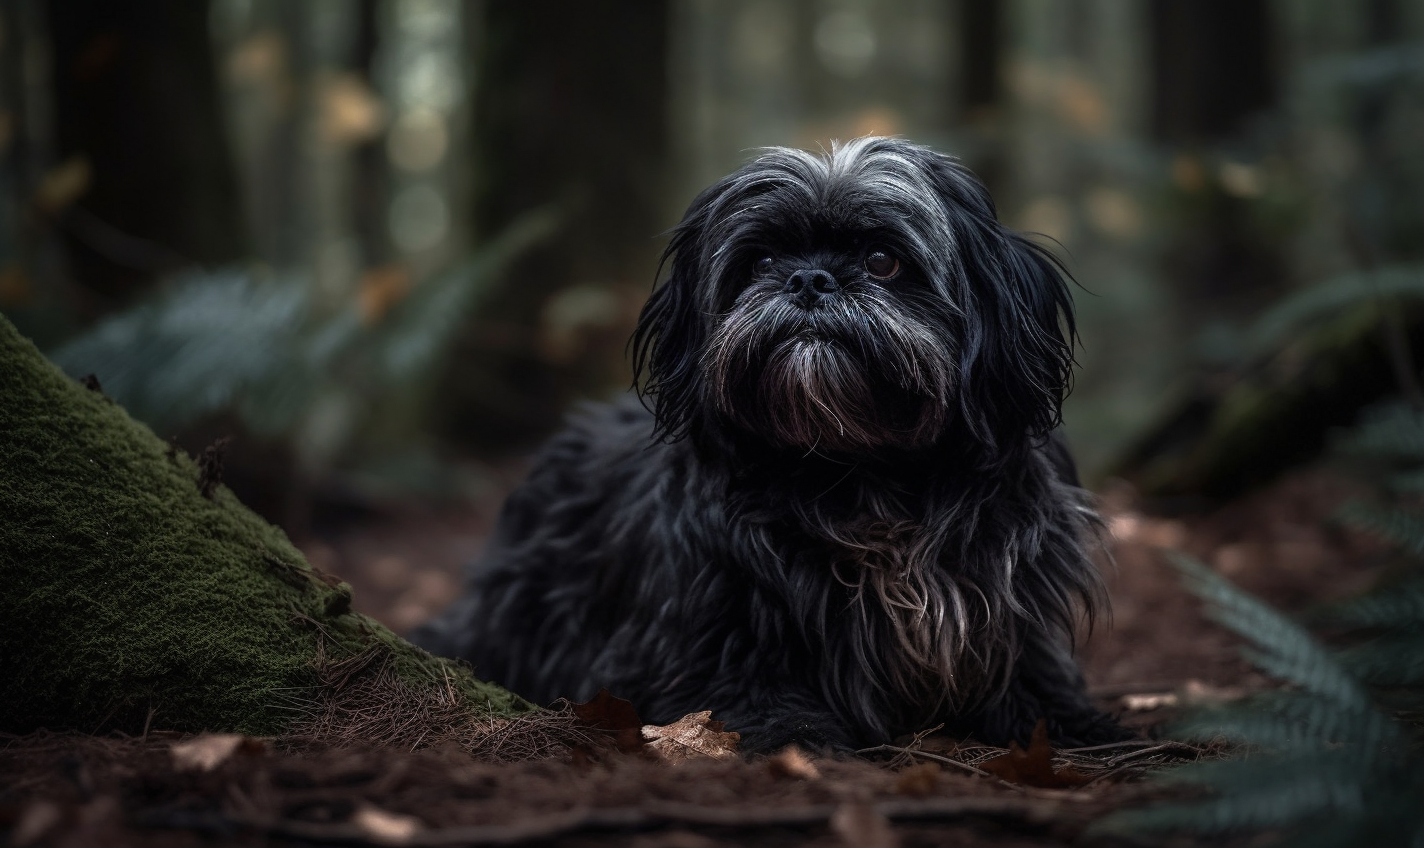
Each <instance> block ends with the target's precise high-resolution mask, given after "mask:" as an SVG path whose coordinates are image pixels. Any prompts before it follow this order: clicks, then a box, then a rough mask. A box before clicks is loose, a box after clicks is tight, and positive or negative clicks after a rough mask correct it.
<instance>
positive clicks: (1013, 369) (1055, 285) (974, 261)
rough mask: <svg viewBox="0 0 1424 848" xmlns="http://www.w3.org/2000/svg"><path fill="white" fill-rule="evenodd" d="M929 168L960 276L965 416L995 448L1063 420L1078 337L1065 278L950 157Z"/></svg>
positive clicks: (935, 161) (1034, 436)
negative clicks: (1004, 219) (947, 221)
mask: <svg viewBox="0 0 1424 848" xmlns="http://www.w3.org/2000/svg"><path fill="white" fill-rule="evenodd" d="M932 156H933V159H932V161H931V162H930V164H929V167H930V169H931V172H932V173H933V175H934V181H935V184H936V185H937V186H938V188H939V192H940V196H941V199H942V201H943V202H944V204H945V208H946V212H947V214H948V215H949V219H950V223H951V226H952V228H953V230H954V238H955V241H956V248H957V249H956V253H957V264H958V265H959V267H960V269H961V270H962V273H963V280H962V283H961V286H960V287H959V291H958V292H957V294H958V296H959V297H961V298H963V299H965V301H966V302H965V303H964V304H963V306H964V313H965V315H966V318H965V328H964V338H963V339H962V340H961V345H962V347H961V351H962V353H961V361H960V391H959V393H958V397H959V403H960V407H961V413H962V415H963V418H964V420H965V422H966V423H967V424H968V426H969V427H970V428H971V430H972V431H973V432H974V434H975V435H976V436H977V437H978V438H980V439H981V440H983V441H985V442H986V443H987V444H990V445H992V446H995V447H1000V448H1002V447H1007V446H1008V445H1009V444H1013V443H1015V442H1019V441H1021V440H1022V439H1023V438H1024V437H1028V438H1030V439H1039V438H1043V437H1045V436H1047V434H1048V433H1049V432H1051V431H1052V430H1053V429H1054V428H1055V427H1057V426H1058V425H1059V424H1060V423H1062V412H1063V399H1064V397H1066V396H1067V393H1068V390H1069V388H1070V384H1071V381H1072V376H1073V344H1074V342H1075V341H1076V339H1077V332H1076V328H1075V325H1074V320H1073V299H1072V296H1071V294H1070V293H1069V290H1068V283H1067V280H1068V274H1067V271H1066V270H1065V269H1064V268H1063V266H1062V264H1061V263H1059V261H1058V260H1057V259H1056V258H1054V256H1053V255H1052V254H1050V253H1049V252H1048V250H1047V249H1045V248H1044V247H1043V246H1041V245H1039V244H1035V243H1034V242H1032V241H1030V240H1029V239H1027V238H1025V237H1024V236H1023V235H1021V234H1019V233H1016V232H1014V231H1013V230H1010V229H1009V228H1007V227H1005V226H1004V225H1003V224H1001V223H1000V222H999V220H998V216H997V214H996V212H995V209H994V202H993V200H992V199H991V198H990V196H989V192H988V190H987V189H985V188H984V185H983V184H982V183H980V182H979V180H978V179H977V178H976V177H975V176H974V175H973V174H972V173H970V172H969V171H968V170H967V169H966V168H964V167H963V166H961V165H959V164H958V163H957V162H955V161H954V160H952V159H950V158H949V157H946V156H941V155H939V154H932Z"/></svg>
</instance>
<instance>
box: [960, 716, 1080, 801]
mask: <svg viewBox="0 0 1424 848" xmlns="http://www.w3.org/2000/svg"><path fill="white" fill-rule="evenodd" d="M979 768H981V769H983V770H984V771H987V772H989V773H990V774H992V775H994V776H995V777H999V778H1001V779H1003V780H1007V781H1008V782H1010V783H1020V784H1023V785H1024V786H1037V787H1039V788H1041V789H1072V788H1073V787H1076V786H1082V785H1083V784H1085V783H1087V782H1088V781H1090V780H1092V778H1091V777H1088V776H1087V775H1084V774H1081V773H1079V772H1077V771H1074V770H1073V769H1071V768H1065V769H1062V770H1060V771H1054V770H1053V746H1051V745H1049V744H1048V724H1047V722H1045V721H1044V720H1043V719H1039V720H1038V724H1037V725H1035V726H1034V728H1033V738H1032V739H1031V740H1030V741H1029V745H1028V750H1027V751H1025V750H1024V749H1023V748H1020V747H1019V746H1018V743H1017V742H1010V743H1009V752H1008V753H1007V754H1000V755H999V756H997V757H994V758H993V759H989V760H985V761H984V762H982V763H980V764H979Z"/></svg>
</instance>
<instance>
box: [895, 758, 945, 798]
mask: <svg viewBox="0 0 1424 848" xmlns="http://www.w3.org/2000/svg"><path fill="white" fill-rule="evenodd" d="M939 772H940V769H939V766H937V765H935V764H934V763H920V764H919V765H917V766H910V767H909V768H907V769H905V770H904V771H902V772H900V776H899V777H897V778H896V779H895V791H896V792H898V793H900V794H901V795H911V796H914V797H916V798H924V797H925V796H927V795H932V794H934V791H935V787H937V786H938V785H939Z"/></svg>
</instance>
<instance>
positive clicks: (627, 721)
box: [572, 689, 644, 753]
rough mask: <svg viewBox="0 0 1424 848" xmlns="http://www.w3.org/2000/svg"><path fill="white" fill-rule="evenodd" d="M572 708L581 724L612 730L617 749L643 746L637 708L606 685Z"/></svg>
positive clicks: (631, 749)
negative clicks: (617, 696) (615, 695)
mask: <svg viewBox="0 0 1424 848" xmlns="http://www.w3.org/2000/svg"><path fill="white" fill-rule="evenodd" d="M572 708H573V711H574V715H576V716H578V718H579V720H580V721H582V722H583V723H584V724H587V725H588V726H589V727H591V728H593V729H594V730H602V731H605V732H607V733H611V734H613V738H614V742H615V744H617V746H618V750H620V751H623V752H625V753H633V752H635V751H639V750H641V749H642V747H643V741H644V740H643V735H642V732H641V730H642V727H643V720H642V719H640V718H638V711H637V710H636V709H634V708H633V704H632V703H631V702H629V701H625V700H623V699H622V698H615V697H613V696H612V695H611V694H609V692H608V690H607V689H599V690H598V694H597V695H594V696H593V697H592V698H590V699H589V700H587V701H585V702H584V703H582V704H573V705H572Z"/></svg>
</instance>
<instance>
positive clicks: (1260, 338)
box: [1247, 265, 1424, 351]
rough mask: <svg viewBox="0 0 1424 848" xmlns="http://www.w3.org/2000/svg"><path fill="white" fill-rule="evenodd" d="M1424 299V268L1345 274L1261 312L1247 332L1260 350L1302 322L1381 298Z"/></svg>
mask: <svg viewBox="0 0 1424 848" xmlns="http://www.w3.org/2000/svg"><path fill="white" fill-rule="evenodd" d="M1382 299H1384V300H1406V299H1407V300H1424V267H1421V266H1419V265H1396V266H1391V267H1387V268H1380V269H1378V270H1376V271H1371V272H1362V273H1357V274H1346V275H1343V276H1340V277H1336V278H1334V279H1332V280H1328V281H1326V282H1324V283H1322V284H1320V285H1317V286H1312V287H1311V288H1308V289H1304V290H1302V291H1300V292H1297V293H1295V294H1293V295H1291V296H1289V297H1287V298H1285V299H1284V300H1282V301H1281V302H1279V303H1277V304H1276V305H1275V306H1274V307H1272V308H1271V309H1270V310H1268V311H1267V312H1266V314H1264V315H1262V316H1261V318H1260V319H1259V320H1257V322H1256V324H1255V325H1254V326H1253V327H1252V328H1251V329H1250V331H1249V332H1248V334H1247V340H1248V344H1249V345H1250V347H1251V348H1253V349H1254V350H1257V351H1265V350H1273V349H1275V348H1277V347H1279V346H1280V345H1281V344H1282V343H1284V342H1285V341H1286V340H1287V339H1288V338H1289V337H1290V336H1291V335H1292V334H1293V333H1294V332H1295V331H1296V330H1297V329H1298V328H1299V327H1300V326H1301V325H1302V324H1306V323H1308V322H1310V321H1315V320H1319V319H1321V318H1325V317H1333V316H1335V315H1338V314H1339V313H1340V312H1341V311H1344V310H1348V309H1351V308H1358V307H1368V306H1370V305H1372V304H1375V303H1377V302H1378V301H1380V300H1382Z"/></svg>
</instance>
